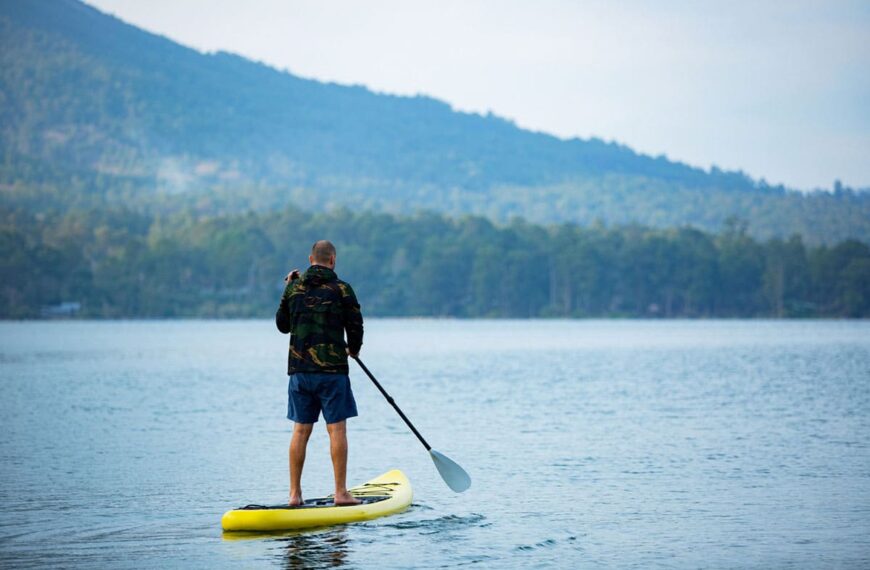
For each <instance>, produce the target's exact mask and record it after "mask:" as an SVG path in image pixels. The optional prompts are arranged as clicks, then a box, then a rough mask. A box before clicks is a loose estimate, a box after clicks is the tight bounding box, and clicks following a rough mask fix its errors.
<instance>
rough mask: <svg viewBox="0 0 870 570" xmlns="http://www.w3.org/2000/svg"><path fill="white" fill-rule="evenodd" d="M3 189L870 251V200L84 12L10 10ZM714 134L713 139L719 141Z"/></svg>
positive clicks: (33, 5)
mask: <svg viewBox="0 0 870 570" xmlns="http://www.w3.org/2000/svg"><path fill="white" fill-rule="evenodd" d="M0 102H2V105H0V122H2V127H0V128H2V131H0V148H2V155H3V162H2V167H0V184H2V189H3V201H4V203H5V204H6V205H7V206H9V207H15V208H24V209H26V210H28V211H40V210H54V211H57V210H62V209H64V208H71V207H79V208H81V207H103V206H107V205H113V204H114V205H118V204H121V205H124V206H125V207H129V208H133V209H143V210H150V211H172V210H173V209H177V208H181V207H187V208H194V209H197V210H198V211H202V212H205V213H234V212H239V211H247V210H251V209H253V210H260V211H271V210H276V209H280V208H284V207H286V206H288V205H290V204H292V205H295V206H298V207H301V208H303V209H308V210H324V209H329V208H331V207H334V206H344V207H350V208H361V209H371V210H381V211H388V212H392V213H411V212H415V211H417V210H420V209H432V210H436V211H440V212H444V213H447V214H450V215H459V214H468V213H472V214H479V215H484V216H487V217H489V218H491V219H493V220H496V221H506V220H508V219H510V218H512V217H515V216H520V217H524V218H526V219H528V220H530V221H532V222H538V223H550V222H576V223H579V224H591V223H593V222H596V221H601V222H604V223H606V224H616V225H621V224H641V225H649V226H655V227H672V226H681V225H692V226H696V227H699V228H702V229H707V230H713V231H718V230H719V229H721V228H722V227H723V224H724V222H725V220H727V219H729V218H733V217H737V218H740V219H742V220H745V221H746V222H747V223H748V227H749V232H750V233H752V234H753V235H755V236H756V237H760V238H768V237H773V236H783V237H787V236H789V235H791V234H794V233H799V234H802V235H803V236H804V238H805V240H806V241H808V242H810V243H830V242H836V241H840V240H843V239H847V238H858V239H860V240H863V241H865V242H868V241H870V193H867V192H853V191H850V190H848V189H842V188H841V189H839V190H838V191H837V192H833V193H829V192H814V193H808V194H805V193H800V192H796V191H791V190H788V189H785V188H782V187H771V186H768V185H767V184H765V183H764V182H763V181H755V180H753V179H751V178H749V177H748V176H746V175H744V174H742V173H740V172H724V171H721V170H719V169H716V168H713V169H711V170H709V171H705V170H703V169H699V168H694V167H691V166H689V165H686V164H682V163H679V162H674V161H670V160H667V159H666V158H664V157H655V158H654V157H650V156H645V155H642V154H638V153H636V152H634V151H633V150H631V149H630V148H628V147H626V146H623V145H619V144H615V143H606V142H604V141H602V140H599V139H594V138H593V139H589V140H583V139H571V140H562V139H559V138H556V137H553V136H550V135H547V134H544V133H537V132H531V131H528V130H523V129H521V128H518V127H517V126H515V125H514V124H513V123H512V122H510V121H508V120H505V119H502V118H500V117H496V116H493V115H485V116H483V115H478V114H469V113H461V112H456V111H454V110H452V109H451V107H450V106H449V105H447V104H446V103H444V102H441V101H437V100H435V99H432V98H428V97H399V96H392V95H385V94H379V93H373V92H372V91H370V90H368V89H366V88H364V87H359V86H344V85H337V84H332V83H323V82H319V81H314V80H309V79H303V78H300V77H297V76H294V75H292V74H290V73H286V72H281V71H277V70H275V69H272V68H270V67H268V66H265V65H262V64H259V63H255V62H252V61H249V60H246V59H244V58H241V57H238V56H235V55H232V54H227V53H215V54H202V53H200V52H197V51H195V50H192V49H189V48H186V47H183V46H180V45H178V44H176V43H174V42H172V41H170V40H168V39H166V38H164V37H161V36H157V35H154V34H151V33H148V32H145V31H143V30H140V29H138V28H136V27H134V26H131V25H128V24H125V23H124V22H122V21H120V20H118V19H117V18H114V17H112V16H109V15H106V14H103V13H101V12H99V11H98V10H96V9H94V8H92V7H90V6H87V5H85V4H82V3H80V2H77V1H75V0H57V1H50V0H29V1H26V0H4V1H3V2H2V3H0ZM714 135H715V133H711V136H714Z"/></svg>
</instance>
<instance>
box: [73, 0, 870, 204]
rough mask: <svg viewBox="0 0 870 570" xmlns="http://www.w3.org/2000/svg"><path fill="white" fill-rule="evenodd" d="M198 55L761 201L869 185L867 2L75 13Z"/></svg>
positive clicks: (249, 6) (134, 5) (183, 7)
mask: <svg viewBox="0 0 870 570" xmlns="http://www.w3.org/2000/svg"><path fill="white" fill-rule="evenodd" d="M89 3H90V4H92V5H94V6H96V7H98V8H100V9H102V10H104V11H106V12H110V13H113V14H115V15H117V16H118V17H120V18H122V19H124V20H126V21H128V22H130V23H133V24H135V25H137V26H140V27H143V28H145V29H147V30H150V31H153V32H158V33H161V34H164V35H166V36H168V37H170V38H172V39H173V40H175V41H178V42H180V43H182V44H185V45H187V46H190V47H194V48H197V49H200V50H203V51H215V50H224V51H230V52H235V53H238V54H240V55H243V56H246V57H249V58H251V59H255V60H259V61H262V62H265V63H267V64H270V65H273V66H275V67H278V68H280V69H286V70H288V71H291V72H292V73H295V74H298V75H302V76H305V77H310V78H315V79H320V80H326V81H335V82H339V83H356V84H363V85H366V86H368V87H370V88H371V89H373V90H375V91H383V92H389V93H397V94H417V93H422V94H426V95H431V96H433V97H436V98H438V99H442V100H444V101H447V102H448V103H450V104H451V105H453V107H454V108H456V109H460V110H466V111H478V112H486V111H492V112H494V113H496V114H498V115H502V116H505V117H508V118H510V119H513V120H514V121H516V122H517V124H519V125H520V126H522V127H526V128H531V129H535V130H541V131H546V132H549V133H553V134H556V135H558V136H561V137H572V136H581V137H589V136H598V137H601V138H603V139H606V140H616V141H619V142H622V143H625V144H627V145H629V146H631V147H633V148H635V149H636V150H639V151H642V152H645V153H649V154H653V155H658V154H665V155H667V156H668V157H670V158H672V159H677V160H681V161H685V162H689V163H691V164H694V165H698V166H703V167H705V168H706V167H709V166H710V165H711V164H716V165H718V166H720V167H722V168H728V169H742V170H744V171H746V172H748V173H749V174H751V175H752V176H754V177H764V178H765V179H766V180H767V181H768V182H770V183H772V184H777V183H784V184H786V185H789V186H793V187H797V188H812V187H817V186H819V187H830V186H831V184H832V182H833V180H834V179H835V178H840V179H841V180H842V181H843V182H844V183H845V184H848V185H852V186H870V2H868V1H867V0H863V1H836V0H828V1H824V0H822V1H818V2H809V1H802V0H792V1H781V2H764V1H761V0H758V1H744V0H729V1H722V2H709V1H708V2H692V1H685V2H679V1H656V2H650V1H641V0H638V1H625V2H618V1H606V0H602V1H585V0H577V1H569V0H535V1H532V0H526V1H523V2H521V1H511V0H437V1H435V0H432V1H422V0H365V1H356V2H352V1H343V2H336V1H333V0H246V1H239V0H147V1H142V0H89Z"/></svg>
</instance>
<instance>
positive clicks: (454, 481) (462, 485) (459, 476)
mask: <svg viewBox="0 0 870 570" xmlns="http://www.w3.org/2000/svg"><path fill="white" fill-rule="evenodd" d="M429 456H430V457H432V463H434V464H435V468H436V469H438V473H439V474H440V475H441V478H442V479H444V482H445V483H447V486H448V487H450V488H451V489H453V490H454V491H455V492H457V493H461V492H462V491H465V490H466V489H468V488H469V487H471V477H469V476H468V473H466V472H465V469H463V468H462V467H460V466H459V465H458V464H457V463H456V462H455V461H453V460H452V459H450V458H449V457H447V456H446V455H444V454H441V453H438V452H437V451H435V450H434V449H430V450H429Z"/></svg>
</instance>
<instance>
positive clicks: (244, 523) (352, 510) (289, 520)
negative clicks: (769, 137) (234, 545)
mask: <svg viewBox="0 0 870 570" xmlns="http://www.w3.org/2000/svg"><path fill="white" fill-rule="evenodd" d="M348 491H349V492H350V494H351V495H353V496H354V497H356V498H357V499H359V500H360V501H362V503H361V504H359V505H344V506H335V504H333V501H332V497H331V496H330V497H323V498H318V499H309V500H307V501H305V502H304V503H303V504H302V505H298V506H294V507H291V506H289V505H273V506H267V505H247V506H244V507H241V508H238V509H234V510H232V511H227V512H226V513H224V516H223V517H222V518H221V526H222V527H223V529H224V530H225V531H228V532H238V531H249V532H250V531H253V532H263V531H275V530H292V529H298V528H311V527H318V526H329V525H335V524H344V523H350V522H358V521H366V520H371V519H375V518H378V517H383V516H387V515H391V514H394V513H397V512H399V511H402V510H404V509H406V508H407V507H408V505H410V504H411V499H412V498H413V491H412V489H411V483H410V481H408V478H407V477H405V474H404V473H402V472H401V471H399V470H397V469H394V470H392V471H388V472H387V473H384V474H383V475H381V476H380V477H375V478H374V479H372V480H371V481H368V482H367V483H363V484H362V485H358V486H356V487H353V488H351V489H348Z"/></svg>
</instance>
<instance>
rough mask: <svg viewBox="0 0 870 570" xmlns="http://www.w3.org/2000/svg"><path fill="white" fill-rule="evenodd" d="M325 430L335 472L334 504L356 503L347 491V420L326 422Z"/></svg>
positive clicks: (357, 502) (357, 501)
mask: <svg viewBox="0 0 870 570" xmlns="http://www.w3.org/2000/svg"><path fill="white" fill-rule="evenodd" d="M326 431H328V432H329V452H330V454H331V455H332V470H333V473H334V474H335V504H336V505H358V504H359V503H360V501H359V500H357V499H355V498H354V496H353V495H351V494H350V493H348V492H347V422H346V421H345V420H342V421H340V422H335V423H332V424H326Z"/></svg>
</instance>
